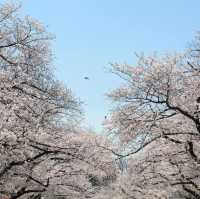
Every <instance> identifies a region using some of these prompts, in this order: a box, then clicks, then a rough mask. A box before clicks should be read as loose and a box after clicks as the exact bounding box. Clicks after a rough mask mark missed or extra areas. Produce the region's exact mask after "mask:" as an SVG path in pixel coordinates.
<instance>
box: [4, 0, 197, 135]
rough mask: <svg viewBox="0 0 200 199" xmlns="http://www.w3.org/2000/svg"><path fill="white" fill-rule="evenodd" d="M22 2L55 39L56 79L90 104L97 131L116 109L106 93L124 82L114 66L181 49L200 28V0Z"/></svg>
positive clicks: (90, 117)
mask: <svg viewBox="0 0 200 199" xmlns="http://www.w3.org/2000/svg"><path fill="white" fill-rule="evenodd" d="M0 2H1V0H0ZM2 2H4V1H2ZM22 3H23V7H22V11H23V13H24V14H27V15H31V16H32V17H35V18H37V19H38V20H40V21H41V22H43V23H44V24H45V25H47V26H48V30H49V31H50V32H52V33H54V34H55V35H56V40H55V41H54V46H53V48H54V53H55V66H56V76H57V78H58V79H60V80H62V81H64V82H65V84H66V85H67V86H68V87H70V88H71V89H72V91H73V92H74V94H75V95H76V96H77V97H79V98H80V99H81V100H83V101H84V102H85V105H84V106H83V109H84V111H85V117H86V121H85V124H87V125H88V126H90V127H92V128H94V129H96V130H97V131H99V130H100V129H101V122H102V120H103V119H104V116H105V115H107V114H108V113H109V110H110V109H111V108H112V107H113V106H112V104H111V103H110V102H109V101H108V100H107V98H106V97H105V95H104V94H105V93H106V92H108V91H110V90H111V89H113V88H116V87H117V86H119V84H120V80H119V79H118V78H117V77H115V76H114V75H113V74H111V73H108V72H107V69H106V68H108V67H109V62H119V63H124V62H126V63H129V64H131V65H133V64H134V63H135V62H136V58H135V56H134V53H135V52H144V53H145V54H148V53H153V52H155V51H156V52H159V53H166V52H174V51H179V50H182V49H184V47H186V46H187V45H188V42H190V41H191V40H192V39H193V37H194V36H195V33H196V32H197V31H198V30H200V12H199V8H200V1H199V0H165V1H164V0H137V1H136V0H55V1H54V0H22ZM85 76H88V77H89V80H85V79H84V77H85Z"/></svg>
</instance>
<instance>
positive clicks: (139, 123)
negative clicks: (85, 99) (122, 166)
mask: <svg viewBox="0 0 200 199" xmlns="http://www.w3.org/2000/svg"><path fill="white" fill-rule="evenodd" d="M199 41H200V39H199V35H198V36H197V37H196V39H195V41H194V42H193V44H192V45H191V46H190V48H189V49H187V50H186V51H185V52H184V53H182V54H168V55H166V56H156V55H154V56H149V57H145V56H144V55H141V56H138V64H137V66H129V65H127V64H113V65H112V69H111V70H112V72H113V73H114V74H117V75H118V76H119V77H120V78H122V79H123V80H124V84H123V85H122V86H121V87H120V88H117V89H115V90H114V91H112V92H110V93H109V94H108V96H109V98H110V99H111V100H113V101H114V102H117V105H116V108H115V110H114V111H113V112H112V114H111V118H110V119H108V120H107V121H106V127H107V128H108V130H109V133H110V134H112V135H117V137H118V139H119V140H120V143H121V146H123V147H125V155H124V154H122V156H123V157H128V158H129V163H128V164H129V169H128V171H127V172H128V174H127V175H128V176H127V178H128V179H130V181H125V186H124V187H125V189H123V191H122V192H124V194H125V195H127V196H126V197H127V198H131V197H132V198H159V197H161V196H158V195H157V194H158V193H163V197H165V198H170V197H172V198H178V197H182V198H200V178H199V176H200V170H199V168H200V167H199V166H200V162H199V160H200V147H199V144H200V118H199V117H200V107H199V103H200V65H199V63H200V62H199V61H200V54H199V47H200V45H199V44H200V43H199ZM118 155H119V157H120V155H121V154H118ZM130 176H132V177H130ZM127 182H128V184H127ZM161 195H162V194H161Z"/></svg>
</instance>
